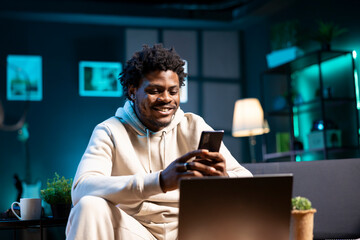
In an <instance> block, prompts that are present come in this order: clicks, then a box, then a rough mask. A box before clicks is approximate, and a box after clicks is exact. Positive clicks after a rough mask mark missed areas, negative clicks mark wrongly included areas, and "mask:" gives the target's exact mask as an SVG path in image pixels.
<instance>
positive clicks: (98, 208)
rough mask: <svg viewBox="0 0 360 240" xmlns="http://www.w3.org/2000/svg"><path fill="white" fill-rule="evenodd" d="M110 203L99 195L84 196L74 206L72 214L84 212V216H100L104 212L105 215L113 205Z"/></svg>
mask: <svg viewBox="0 0 360 240" xmlns="http://www.w3.org/2000/svg"><path fill="white" fill-rule="evenodd" d="M111 205H112V204H111V203H109V202H108V201H106V200H105V199H103V198H101V197H96V196H84V197H82V198H81V199H80V200H79V202H78V203H77V204H76V205H75V206H74V208H73V209H72V211H74V214H81V215H83V214H84V215H86V216H94V217H97V218H101V216H103V215H104V214H105V215H107V214H109V213H110V211H111V210H110V208H111V207H114V206H111Z"/></svg>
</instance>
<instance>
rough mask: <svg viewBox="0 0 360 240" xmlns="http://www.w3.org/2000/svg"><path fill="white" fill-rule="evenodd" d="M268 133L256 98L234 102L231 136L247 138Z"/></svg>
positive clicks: (262, 112) (267, 127)
mask: <svg viewBox="0 0 360 240" xmlns="http://www.w3.org/2000/svg"><path fill="white" fill-rule="evenodd" d="M268 132H270V128H269V125H268V123H267V121H266V120H264V111H263V109H262V107H261V104H260V102H259V100H258V99H256V98H244V99H240V100H237V101H236V102H235V108H234V118H233V126H232V135H233V136H234V137H248V136H255V135H261V134H264V133H268Z"/></svg>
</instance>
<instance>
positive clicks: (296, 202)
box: [291, 196, 312, 210]
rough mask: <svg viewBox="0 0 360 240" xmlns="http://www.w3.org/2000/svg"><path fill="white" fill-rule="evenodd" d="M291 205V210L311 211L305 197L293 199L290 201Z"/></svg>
mask: <svg viewBox="0 0 360 240" xmlns="http://www.w3.org/2000/svg"><path fill="white" fill-rule="evenodd" d="M291 203H292V209H293V210H310V209H312V207H311V202H310V200H309V199H307V198H305V197H300V196H298V197H294V198H292V199H291Z"/></svg>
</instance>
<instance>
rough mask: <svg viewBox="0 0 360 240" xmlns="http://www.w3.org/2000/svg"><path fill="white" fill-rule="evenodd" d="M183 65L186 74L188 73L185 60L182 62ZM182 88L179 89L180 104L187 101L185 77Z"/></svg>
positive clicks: (186, 81)
mask: <svg viewBox="0 0 360 240" xmlns="http://www.w3.org/2000/svg"><path fill="white" fill-rule="evenodd" d="M183 61H184V63H185V65H184V72H185V73H186V74H187V73H188V62H187V61H186V60H183ZM184 84H185V85H184V86H181V88H180V102H181V103H186V102H187V101H188V77H186V78H185V79H184Z"/></svg>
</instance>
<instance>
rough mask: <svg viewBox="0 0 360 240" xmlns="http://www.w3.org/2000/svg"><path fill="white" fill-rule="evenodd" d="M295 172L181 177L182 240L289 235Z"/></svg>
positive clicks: (265, 239)
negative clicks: (240, 175) (252, 175)
mask: <svg viewBox="0 0 360 240" xmlns="http://www.w3.org/2000/svg"><path fill="white" fill-rule="evenodd" d="M292 184H293V176H292V174H277V175H257V176H254V177H244V178H222V177H204V178H191V179H184V180H181V182H180V209H179V228H178V239H179V240H285V239H286V240H289V236H290V235H289V234H290V216H291V197H292Z"/></svg>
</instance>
